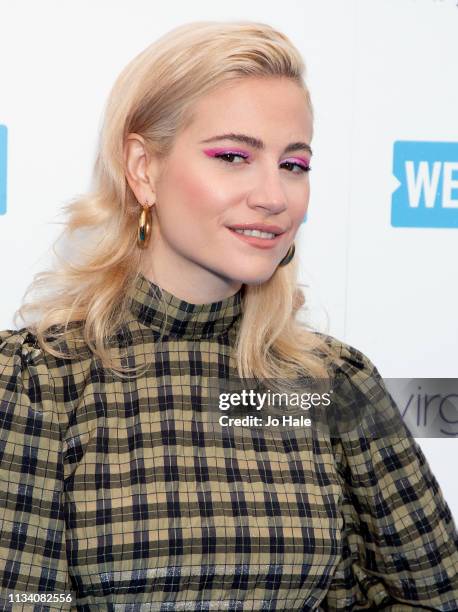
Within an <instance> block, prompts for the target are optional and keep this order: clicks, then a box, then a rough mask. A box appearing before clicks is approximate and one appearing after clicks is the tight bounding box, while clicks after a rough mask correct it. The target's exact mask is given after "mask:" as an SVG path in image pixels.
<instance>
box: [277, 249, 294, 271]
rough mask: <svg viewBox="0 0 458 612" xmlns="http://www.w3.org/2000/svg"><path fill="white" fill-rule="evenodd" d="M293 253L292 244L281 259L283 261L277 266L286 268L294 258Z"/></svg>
mask: <svg viewBox="0 0 458 612" xmlns="http://www.w3.org/2000/svg"><path fill="white" fill-rule="evenodd" d="M295 252H296V247H295V246H294V243H293V244H292V245H291V246H290V247H289V249H288V252H287V253H286V255H285V256H284V257H283V259H282V260H281V261H280V263H279V264H278V265H279V266H286V265H287V264H289V262H290V261H291V260H292V258H293V257H294V253H295Z"/></svg>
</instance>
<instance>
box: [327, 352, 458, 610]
mask: <svg viewBox="0 0 458 612" xmlns="http://www.w3.org/2000/svg"><path fill="white" fill-rule="evenodd" d="M341 355H342V365H341V367H340V368H339V371H340V375H341V377H343V378H344V379H346V381H347V383H348V385H347V386H348V388H349V389H350V388H351V389H352V390H353V391H352V392H351V395H352V398H353V400H352V401H350V399H349V397H347V400H348V401H347V409H348V407H349V406H350V408H351V410H352V412H353V414H357V418H356V420H355V421H354V423H353V424H352V426H351V427H347V428H346V427H345V426H343V427H341V430H340V431H339V435H337V436H335V437H334V438H333V444H334V451H335V460H336V467H337V472H338V476H339V479H340V483H341V489H342V496H341V506H340V509H341V515H342V518H343V534H342V538H343V539H342V544H343V547H342V556H341V559H340V562H339V565H338V567H337V570H336V572H335V574H334V576H333V580H332V582H331V585H330V588H329V591H328V592H327V595H326V598H325V599H324V601H323V602H322V608H320V609H322V610H326V611H331V610H332V611H334V610H367V609H372V610H374V609H376V610H391V611H392V612H402V611H405V612H407V611H408V610H412V611H413V610H442V611H443V612H445V611H448V612H451V611H452V610H458V535H457V531H456V527H455V524H454V522H453V519H452V516H451V513H450V509H449V507H448V505H447V503H446V501H445V499H444V497H443V494H442V491H441V489H440V487H439V485H438V483H437V480H436V479H435V477H434V475H433V474H432V472H431V469H430V467H429V465H428V462H427V460H426V458H425V456H424V454H423V452H422V450H421V448H420V446H419V445H418V443H417V442H416V441H415V439H414V438H413V437H412V435H411V433H410V431H409V430H408V429H407V427H406V426H405V425H404V424H403V422H402V419H401V417H400V411H399V409H398V407H397V406H396V404H395V402H394V400H393V398H392V397H391V395H390V394H389V392H388V391H387V389H386V386H385V384H384V382H383V379H382V378H381V376H380V374H379V372H378V370H377V369H376V367H375V366H374V364H373V363H372V362H371V361H370V360H369V359H368V358H367V357H366V356H365V355H364V354H362V353H361V352H360V351H358V350H357V349H355V348H353V347H351V346H349V345H346V344H342V351H341ZM342 386H345V385H342ZM347 393H348V391H347ZM349 395H350V394H348V396H349ZM355 398H356V399H355ZM344 412H345V411H344ZM344 422H345V419H344Z"/></svg>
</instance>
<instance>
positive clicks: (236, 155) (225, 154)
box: [215, 152, 248, 164]
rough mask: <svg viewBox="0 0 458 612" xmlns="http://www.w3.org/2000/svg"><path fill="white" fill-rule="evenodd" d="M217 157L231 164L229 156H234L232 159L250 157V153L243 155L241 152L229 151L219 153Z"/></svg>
mask: <svg viewBox="0 0 458 612" xmlns="http://www.w3.org/2000/svg"><path fill="white" fill-rule="evenodd" d="M215 157H216V158H218V159H220V160H221V161H224V162H226V163H229V164H232V161H230V160H229V159H227V158H232V160H233V158H234V157H241V158H242V159H248V155H242V154H241V153H229V152H228V153H217V154H216V155H215Z"/></svg>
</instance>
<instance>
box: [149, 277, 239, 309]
mask: <svg viewBox="0 0 458 612" xmlns="http://www.w3.org/2000/svg"><path fill="white" fill-rule="evenodd" d="M142 274H143V275H144V276H145V278H147V279H148V280H149V281H151V282H152V283H154V284H156V285H158V286H159V287H161V289H165V291H168V292H169V293H171V294H173V295H174V296H176V297H177V298H179V299H180V300H184V301H186V302H189V303H190V304H210V303H212V302H219V301H220V300H224V299H226V298H228V297H230V296H232V295H234V294H235V293H237V291H239V289H240V288H241V287H242V283H240V282H238V281H227V280H224V279H220V282H211V283H210V282H204V281H203V280H199V281H197V280H196V279H194V278H192V277H190V276H188V275H182V274H173V275H172V274H170V275H167V277H166V278H165V277H163V275H161V274H157V273H156V274H153V273H152V271H151V270H150V269H146V270H142Z"/></svg>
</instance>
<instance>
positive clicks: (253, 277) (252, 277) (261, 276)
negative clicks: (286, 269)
mask: <svg viewBox="0 0 458 612" xmlns="http://www.w3.org/2000/svg"><path fill="white" fill-rule="evenodd" d="M275 270H276V268H273V269H269V270H266V271H265V272H260V271H258V272H256V270H252V271H251V272H249V273H246V274H240V275H237V280H238V281H239V282H241V283H244V284H245V285H262V283H265V282H266V281H268V280H269V279H270V278H272V276H273V274H274V272H275Z"/></svg>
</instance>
